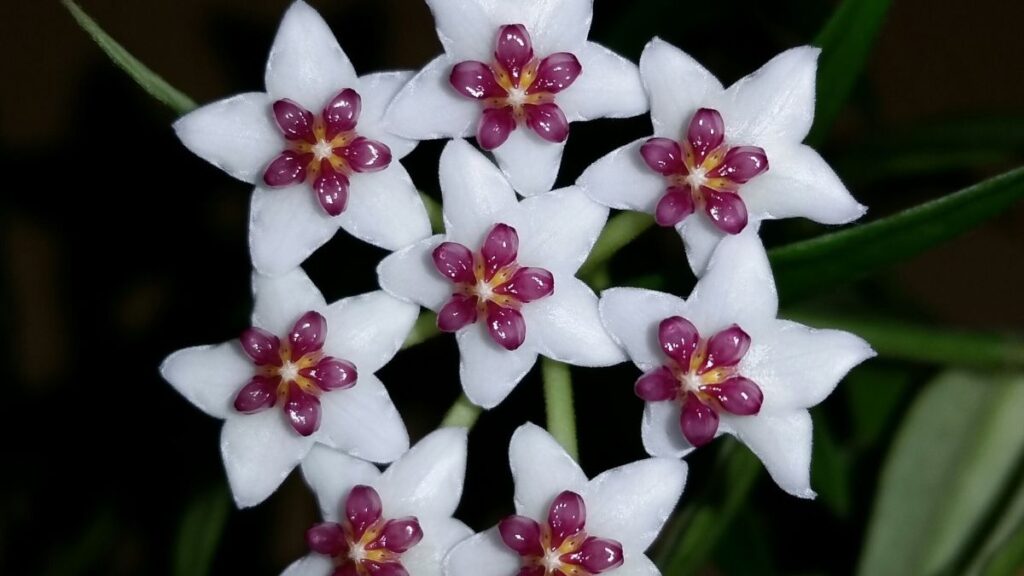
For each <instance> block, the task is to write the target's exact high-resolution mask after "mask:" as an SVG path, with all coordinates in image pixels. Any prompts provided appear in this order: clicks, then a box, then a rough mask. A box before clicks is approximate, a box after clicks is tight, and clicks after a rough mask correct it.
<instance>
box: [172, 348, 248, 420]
mask: <svg viewBox="0 0 1024 576" xmlns="http://www.w3.org/2000/svg"><path fill="white" fill-rule="evenodd" d="M160 375H161V376H163V377H164V380H167V381H168V382H169V383H170V384H171V386H174V389H175V390H177V391H178V392H180V393H181V395H182V396H184V397H185V398H186V399H188V401H189V402H191V403H193V404H195V405H196V407H197V408H199V409H200V410H202V411H203V412H206V413H207V414H209V415H210V416H215V417H217V418H227V417H228V415H229V414H233V413H234V409H233V407H232V403H233V402H234V399H235V395H236V394H238V391H239V390H241V389H242V386H245V384H246V382H248V381H249V379H250V378H252V376H253V364H252V361H251V360H249V358H248V357H247V356H246V355H245V354H244V353H243V352H242V350H241V347H240V346H239V344H238V341H237V340H235V341H231V342H225V343H223V344H219V345H216V346H193V347H192V348H185V349H183V350H178V351H177V352H175V353H174V354H171V355H170V356H168V357H167V359H166V360H164V362H163V364H161V365H160Z"/></svg>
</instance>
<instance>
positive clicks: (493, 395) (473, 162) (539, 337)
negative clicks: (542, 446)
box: [377, 140, 625, 408]
mask: <svg viewBox="0 0 1024 576" xmlns="http://www.w3.org/2000/svg"><path fill="white" fill-rule="evenodd" d="M440 178H441V193H442V196H443V199H444V221H445V230H446V232H445V234H439V235H436V236H433V237H431V238H428V239H426V240H424V241H422V242H419V243H417V244H414V245H412V246H410V247H408V248H406V249H404V250H401V251H398V252H395V253H394V254H392V255H390V256H388V257H387V258H385V259H384V260H383V261H382V262H381V264H380V266H379V267H378V269H377V272H378V275H379V279H380V285H381V287H382V288H384V290H386V291H388V292H389V293H391V294H393V295H395V296H397V297H399V298H403V299H406V300H411V301H413V302H416V303H418V304H421V305H423V306H425V307H427V308H430V309H431V310H434V311H437V312H438V320H437V324H438V327H439V328H440V329H441V330H442V331H445V332H455V333H456V339H457V340H458V344H459V351H460V353H461V357H462V362H461V366H460V374H461V379H462V387H463V388H464V389H465V391H466V395H467V396H469V399H470V400H472V401H473V402H474V403H475V404H478V405H480V406H483V407H485V408H491V407H493V406H496V405H497V404H498V403H499V402H501V401H502V400H503V399H504V398H505V397H506V396H508V394H509V392H511V391H512V389H513V388H514V387H515V385H516V384H517V383H518V382H519V381H520V380H521V379H522V378H523V376H525V375H526V373H527V372H528V371H529V370H530V368H531V367H532V366H533V365H534V363H535V362H536V361H537V354H543V355H545V356H547V357H549V358H553V359H555V360H559V361H562V362H566V363H569V364H576V365H580V366H608V365H612V364H616V363H618V362H621V361H623V360H624V359H625V357H624V356H623V354H622V351H621V350H620V349H619V348H618V346H616V345H615V343H614V342H613V341H612V340H611V338H609V337H608V334H607V333H606V332H605V330H604V328H603V327H602V326H601V322H600V318H599V317H598V314H597V296H595V295H594V292H593V291H592V290H591V289H590V288H589V287H588V286H587V285H586V284H584V283H583V282H582V281H581V280H579V279H578V278H576V277H575V274H576V270H577V269H578V268H579V267H580V265H581V264H582V263H583V261H584V260H585V259H586V257H587V254H589V253H590V249H591V248H592V247H593V245H594V242H595V241H596V240H597V236H598V234H599V233H600V232H601V228H602V227H603V226H604V223H605V220H606V219H607V217H608V209H607V208H605V207H604V206H601V205H599V204H596V203H595V202H593V201H591V200H590V199H589V198H587V197H586V196H585V195H584V194H583V192H581V191H580V190H579V189H577V188H575V187H572V186H570V187H568V188H563V189H560V190H555V191H553V192H550V193H547V194H543V195H540V196H535V197H533V198H527V199H525V200H523V201H522V202H520V201H518V200H517V197H516V194H515V192H514V191H513V190H512V186H511V185H510V184H509V182H508V180H507V179H506V178H505V177H504V175H502V173H501V171H499V170H498V168H497V167H496V166H495V165H494V164H492V163H491V162H490V161H489V160H488V159H487V158H485V157H484V156H483V154H481V153H480V152H478V151H477V150H476V149H475V148H473V147H472V146H470V145H469V144H468V143H467V142H465V141H464V140H454V141H452V142H450V143H449V144H448V145H447V146H446V147H445V149H444V152H442V154H441V163H440Z"/></svg>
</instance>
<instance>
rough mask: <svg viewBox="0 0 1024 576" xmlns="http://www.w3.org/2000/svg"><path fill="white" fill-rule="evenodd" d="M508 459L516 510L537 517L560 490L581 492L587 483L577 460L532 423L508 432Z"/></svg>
mask: <svg viewBox="0 0 1024 576" xmlns="http://www.w3.org/2000/svg"><path fill="white" fill-rule="evenodd" d="M508 461H509V466H510V467H511V468H512V478H513V479H514V480H515V484H516V491H515V504H516V514H520V515H522V516H528V517H530V518H533V519H535V520H538V521H544V520H546V519H547V517H548V509H549V508H550V507H551V503H552V502H554V500H555V497H556V496H558V495H559V494H561V493H562V491H564V490H572V491H573V492H576V493H577V494H582V493H583V491H584V488H585V486H586V484H587V477H586V475H585V474H583V470H581V469H580V466H579V464H577V463H576V461H575V460H573V459H572V457H571V456H569V454H567V453H566V451H565V449H564V448H562V446H561V445H560V444H559V443H558V442H556V441H555V439H554V438H552V437H551V434H548V433H547V432H546V431H545V430H544V429H543V428H541V427H539V426H537V425H536V424H531V423H526V424H523V425H522V426H520V427H519V428H517V429H516V431H515V433H513V434H512V440H511V442H510V443H509V447H508Z"/></svg>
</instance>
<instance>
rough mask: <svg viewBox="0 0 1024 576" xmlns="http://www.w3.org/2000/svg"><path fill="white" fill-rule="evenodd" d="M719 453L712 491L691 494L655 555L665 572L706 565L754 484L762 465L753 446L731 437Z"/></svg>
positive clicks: (669, 575)
mask: <svg viewBox="0 0 1024 576" xmlns="http://www.w3.org/2000/svg"><path fill="white" fill-rule="evenodd" d="M719 454H720V457H719V462H718V464H717V465H716V468H717V471H716V473H715V474H714V477H713V478H712V482H711V487H712V491H706V493H703V494H701V495H699V496H697V497H694V498H690V499H689V504H687V505H686V506H685V507H683V508H682V509H680V511H679V512H678V513H677V514H676V516H675V518H674V519H673V520H672V521H671V523H670V525H669V527H668V529H667V530H666V531H665V537H664V542H663V545H662V546H661V547H660V548H659V549H658V554H657V555H656V556H655V560H656V562H657V563H658V565H659V566H661V567H662V568H663V570H662V572H663V573H664V574H665V576H689V575H690V574H694V573H696V572H697V571H698V570H699V569H700V568H701V567H703V566H704V564H705V563H706V562H707V561H708V558H710V557H711V555H712V554H714V552H715V549H716V548H717V546H718V542H719V540H720V539H721V538H722V536H723V535H724V534H725V533H726V531H727V530H728V529H729V525H730V524H731V523H732V520H733V519H734V518H735V517H736V515H737V514H738V513H739V511H740V510H741V509H742V508H743V505H744V504H745V503H746V501H747V497H748V496H749V495H750V491H751V490H752V489H753V488H754V484H755V483H756V482H755V481H756V480H757V477H758V475H759V474H760V472H761V469H762V466H761V462H760V461H759V460H758V459H757V457H756V456H754V454H753V453H752V452H751V451H750V450H748V449H747V448H746V447H745V446H740V445H739V442H737V441H736V440H732V439H729V441H728V442H723V446H722V448H721V450H720V452H719ZM723 498H724V499H723Z"/></svg>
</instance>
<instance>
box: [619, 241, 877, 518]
mask: <svg viewBox="0 0 1024 576" xmlns="http://www.w3.org/2000/svg"><path fill="white" fill-rule="evenodd" d="M777 312H778V296H777V294H776V292H775V282H774V280H773V279H772V273H771V269H770V268H769V265H768V257H767V255H766V254H765V251H764V247H763V246H762V245H761V242H760V240H759V239H758V238H757V235H756V233H755V231H754V230H747V231H745V232H743V233H741V234H738V235H736V236H729V237H727V238H725V239H724V240H722V241H721V242H720V243H719V245H718V248H717V249H716V250H715V253H714V255H713V256H712V257H711V261H710V263H709V265H708V269H707V272H706V273H705V275H704V276H703V277H702V278H701V279H700V280H699V281H698V282H697V286H696V287H695V288H694V289H693V293H692V294H691V295H690V297H689V298H687V299H686V300H685V301H684V300H683V299H682V298H677V297H676V296H672V295H670V294H664V293H662V292H654V291H651V290H640V289H635V288H612V289H610V290H606V291H605V292H603V293H602V295H601V320H602V321H603V322H604V325H605V327H607V328H608V331H609V332H610V333H611V335H612V337H613V338H615V339H616V340H617V341H618V342H619V343H621V344H622V346H623V347H624V348H625V349H626V352H627V353H628V354H629V357H630V359H632V360H633V362H634V363H635V364H636V365H637V367H638V368H640V370H642V371H643V372H644V374H643V375H642V376H641V377H640V379H639V380H637V382H636V385H635V390H636V393H637V395H638V396H640V397H641V398H643V399H644V400H647V405H646V409H645V410H644V418H643V426H642V429H641V431H642V436H643V442H644V447H645V448H646V449H647V452H648V453H650V454H651V455H654V456H674V457H680V456H684V455H686V454H687V453H689V452H690V451H691V450H693V448H694V447H695V446H700V445H703V444H706V443H708V442H710V441H711V440H712V439H714V438H715V436H717V435H718V434H721V433H723V432H725V433H729V434H733V435H734V436H736V437H737V438H739V439H740V440H741V441H742V442H743V443H745V444H746V445H747V446H748V447H749V448H750V449H751V450H752V451H753V452H754V454H756V455H757V456H758V458H760V459H761V461H762V462H764V465H765V467H766V468H767V469H768V472H769V474H771V476H772V478H773V479H774V480H775V482H776V483H777V484H778V485H779V486H780V487H782V489H783V490H785V491H786V492H789V493H790V494H793V495H795V496H800V497H804V498H812V497H814V492H813V491H812V490H811V486H810V465H811V416H810V414H809V413H808V411H807V409H808V408H810V407H811V406H814V405H816V404H818V403H819V402H821V401H822V400H824V399H825V398H826V397H827V396H828V395H829V394H830V393H831V392H832V390H833V389H835V387H836V385H837V384H838V383H839V381H840V380H841V379H842V378H843V377H844V376H845V375H846V373H847V372H848V371H849V370H850V369H851V368H853V367H854V366H856V365H857V364H860V363H861V362H863V361H864V360H866V359H868V358H871V357H872V356H874V355H875V353H874V351H873V350H872V349H871V347H870V346H868V344H867V343H866V342H864V341H863V340H861V339H860V338H858V337H857V336H854V335H853V334H849V333H847V332H842V331H839V330H817V329H814V328H808V327H807V326H804V325H802V324H797V323H795V322H790V321H788V320H779V319H777V318H776V314H777Z"/></svg>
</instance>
